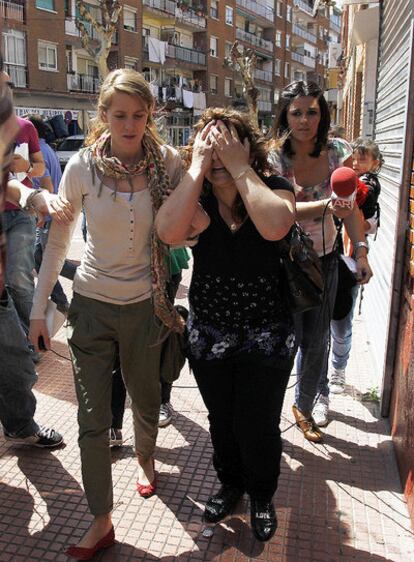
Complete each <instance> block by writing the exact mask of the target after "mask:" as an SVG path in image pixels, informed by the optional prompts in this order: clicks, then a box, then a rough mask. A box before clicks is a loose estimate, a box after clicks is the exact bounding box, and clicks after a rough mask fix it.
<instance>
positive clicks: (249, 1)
mask: <svg viewBox="0 0 414 562" xmlns="http://www.w3.org/2000/svg"><path fill="white" fill-rule="evenodd" d="M236 5H237V6H240V7H241V8H246V9H247V10H249V12H253V13H255V14H257V15H258V16H262V17H263V18H265V19H266V20H268V21H271V22H272V23H274V21H275V12H274V10H273V8H271V7H270V6H263V5H261V4H259V3H258V2H255V0H237V1H236Z"/></svg>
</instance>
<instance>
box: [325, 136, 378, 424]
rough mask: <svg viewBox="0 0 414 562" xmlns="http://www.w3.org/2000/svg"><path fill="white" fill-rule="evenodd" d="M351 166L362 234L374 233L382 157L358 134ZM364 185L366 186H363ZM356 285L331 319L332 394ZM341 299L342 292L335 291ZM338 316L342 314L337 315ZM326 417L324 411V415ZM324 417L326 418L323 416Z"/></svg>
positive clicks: (340, 379) (345, 351) (338, 388)
mask: <svg viewBox="0 0 414 562" xmlns="http://www.w3.org/2000/svg"><path fill="white" fill-rule="evenodd" d="M352 148H353V168H354V171H355V173H356V174H357V175H358V177H359V179H360V180H361V181H362V182H363V185H362V186H361V187H360V188H359V189H358V193H357V203H358V206H359V208H360V210H361V212H362V214H363V218H364V231H365V234H366V235H368V234H370V235H372V236H374V237H375V235H376V232H377V228H378V225H379V203H378V198H379V195H380V192H381V184H380V182H379V179H378V173H379V171H380V170H381V166H382V165H383V162H384V159H383V156H382V154H381V151H380V149H379V147H378V145H377V143H375V142H374V141H372V140H369V139H363V138H358V139H357V140H356V141H354V142H353V143H352ZM364 187H365V189H364ZM344 253H345V255H348V256H353V255H354V251H353V248H352V244H351V243H350V241H349V238H348V237H347V235H346V232H345V233H344ZM358 291H359V285H358V284H356V285H355V286H354V287H352V288H351V289H350V292H351V299H350V302H349V305H348V306H347V308H348V309H349V311H348V312H347V313H346V310H344V313H345V314H344V316H343V317H342V318H338V319H337V320H332V322H331V334H332V355H331V361H332V370H331V373H330V376H329V390H330V392H332V393H333V394H341V393H343V392H344V390H345V370H346V367H347V364H348V360H349V356H350V353H351V346H352V321H353V317H354V309H355V303H356V301H357V296H358ZM338 298H339V299H340V300H341V295H340V294H338ZM340 316H341V315H340ZM325 418H327V415H326V416H325ZM326 421H327V419H326Z"/></svg>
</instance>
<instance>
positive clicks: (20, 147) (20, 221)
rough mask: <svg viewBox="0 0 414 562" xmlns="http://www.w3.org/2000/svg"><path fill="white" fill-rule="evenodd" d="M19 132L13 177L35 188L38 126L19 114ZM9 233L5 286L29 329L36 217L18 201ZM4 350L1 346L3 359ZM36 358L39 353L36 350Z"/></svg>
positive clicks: (40, 169) (9, 216)
mask: <svg viewBox="0 0 414 562" xmlns="http://www.w3.org/2000/svg"><path fill="white" fill-rule="evenodd" d="M4 76H5V78H4V79H5V81H7V82H8V84H9V86H10V87H11V88H12V87H13V84H12V82H11V81H10V77H9V76H8V75H7V74H6V73H5V74H4ZM16 119H17V124H18V127H19V132H18V134H17V136H16V139H15V152H14V154H13V157H12V159H11V162H10V167H9V171H10V173H11V174H12V177H14V178H15V179H17V180H18V181H20V182H22V183H23V184H24V185H25V186H27V187H29V188H33V178H35V177H40V176H43V175H44V173H45V163H44V160H43V156H42V152H41V150H40V144H39V137H38V135H37V131H36V129H35V127H34V126H33V125H32V123H30V121H27V119H23V118H21V117H16ZM3 221H4V230H5V232H6V235H7V252H8V259H7V266H6V267H7V271H6V287H7V290H8V294H9V298H10V299H12V300H13V302H14V305H15V308H16V310H17V313H18V315H19V318H20V321H21V323H22V326H23V329H24V331H25V332H26V334H28V332H29V322H30V319H29V316H30V309H31V306H32V301H33V292H34V278H33V269H34V245H35V232H36V221H35V217H34V216H33V215H30V214H28V213H26V212H24V211H23V210H22V208H21V207H20V206H19V205H16V204H14V203H12V202H10V201H8V202H6V209H5V213H4V217H3ZM2 358H3V351H2V350H0V361H1V360H2ZM33 359H36V355H35V354H33Z"/></svg>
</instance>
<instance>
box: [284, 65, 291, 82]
mask: <svg viewBox="0 0 414 562" xmlns="http://www.w3.org/2000/svg"><path fill="white" fill-rule="evenodd" d="M285 78H288V79H289V80H290V64H289V63H288V62H287V63H285Z"/></svg>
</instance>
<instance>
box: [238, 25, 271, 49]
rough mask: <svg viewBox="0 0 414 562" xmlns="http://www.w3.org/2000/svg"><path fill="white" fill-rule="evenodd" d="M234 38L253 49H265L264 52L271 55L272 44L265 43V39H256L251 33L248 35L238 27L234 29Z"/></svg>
mask: <svg viewBox="0 0 414 562" xmlns="http://www.w3.org/2000/svg"><path fill="white" fill-rule="evenodd" d="M236 37H237V39H240V40H241V41H246V43H250V44H251V45H254V46H255V47H260V48H261V49H265V50H266V51H270V52H271V53H273V43H272V42H271V41H267V40H266V39H262V38H261V37H257V35H254V34H253V33H248V32H247V31H244V30H243V29H240V28H239V27H237V28H236Z"/></svg>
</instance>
